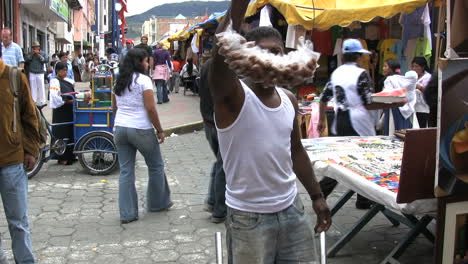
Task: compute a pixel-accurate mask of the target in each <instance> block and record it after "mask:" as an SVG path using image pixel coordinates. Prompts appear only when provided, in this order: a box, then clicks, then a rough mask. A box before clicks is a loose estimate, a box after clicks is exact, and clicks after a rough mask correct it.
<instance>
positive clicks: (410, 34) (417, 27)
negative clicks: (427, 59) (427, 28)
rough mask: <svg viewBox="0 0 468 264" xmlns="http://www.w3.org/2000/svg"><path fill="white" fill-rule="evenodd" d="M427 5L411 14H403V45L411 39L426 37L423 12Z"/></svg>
mask: <svg viewBox="0 0 468 264" xmlns="http://www.w3.org/2000/svg"><path fill="white" fill-rule="evenodd" d="M425 8H426V6H421V7H418V8H416V10H414V12H413V13H411V14H403V13H402V14H401V16H400V24H401V26H402V27H403V34H402V40H403V47H405V46H406V42H407V41H408V40H410V39H415V38H420V37H424V23H423V14H424V10H425Z"/></svg>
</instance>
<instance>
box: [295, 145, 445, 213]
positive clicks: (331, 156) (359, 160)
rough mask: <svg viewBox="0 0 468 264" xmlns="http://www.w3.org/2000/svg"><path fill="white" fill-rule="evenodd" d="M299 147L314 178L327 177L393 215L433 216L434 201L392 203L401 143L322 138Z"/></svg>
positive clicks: (397, 174) (400, 156)
mask: <svg viewBox="0 0 468 264" xmlns="http://www.w3.org/2000/svg"><path fill="white" fill-rule="evenodd" d="M302 144H303V146H304V148H305V150H306V151H307V153H308V156H309V158H310V160H311V162H312V165H313V169H314V172H315V175H317V177H322V176H328V177H331V178H333V179H335V180H337V181H338V182H339V183H340V184H344V185H345V186H346V187H347V188H349V189H351V190H353V191H354V192H356V193H359V194H361V195H363V196H365V197H367V198H369V199H371V200H372V201H375V202H376V203H379V204H381V205H383V206H385V207H386V208H387V209H390V210H392V211H395V212H397V213H398V212H401V213H404V214H410V215H426V214H430V215H435V213H436V210H437V201H436V199H424V200H416V201H414V202H411V203H406V204H399V203H397V202H396V197H397V194H398V187H399V180H400V167H401V160H402V155H403V146H404V142H403V141H401V140H400V139H398V138H396V137H393V136H375V137H322V138H314V139H303V140H302Z"/></svg>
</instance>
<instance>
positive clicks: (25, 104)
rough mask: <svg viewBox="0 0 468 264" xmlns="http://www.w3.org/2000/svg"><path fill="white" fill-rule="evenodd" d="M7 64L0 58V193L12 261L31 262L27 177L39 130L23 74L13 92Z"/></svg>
mask: <svg viewBox="0 0 468 264" xmlns="http://www.w3.org/2000/svg"><path fill="white" fill-rule="evenodd" d="M10 72H11V68H10V66H7V65H5V63H4V62H3V60H0V112H1V113H2V118H0V135H2V136H0V194H1V196H2V201H3V207H4V208H5V215H6V219H7V222H8V228H9V230H10V236H11V238H12V249H13V255H14V257H15V262H16V263H28V264H30V263H34V256H33V253H32V246H31V238H30V231H29V224H28V206H27V205H28V178H27V176H26V173H25V170H24V167H26V168H28V169H32V167H33V166H34V164H35V162H36V161H35V157H37V155H38V153H39V140H40V139H39V130H38V120H37V117H36V109H35V105H34V101H33V100H32V98H31V94H30V92H29V91H30V90H29V85H28V80H27V79H26V75H24V74H22V73H19V72H18V74H21V82H20V85H19V86H18V88H17V93H16V96H15V93H14V92H13V91H14V89H12V87H11V83H12V82H13V81H16V80H17V79H16V78H15V79H12V82H10V78H13V77H14V76H11V73H10Z"/></svg>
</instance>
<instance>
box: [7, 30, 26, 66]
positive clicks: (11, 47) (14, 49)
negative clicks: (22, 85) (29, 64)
mask: <svg viewBox="0 0 468 264" xmlns="http://www.w3.org/2000/svg"><path fill="white" fill-rule="evenodd" d="M2 44H3V45H2V59H3V62H4V63H5V64H7V65H10V66H14V67H20V68H24V58H23V51H22V50H21V47H20V46H19V45H18V44H16V43H14V42H13V40H12V34H11V29H10V28H4V29H3V30H2Z"/></svg>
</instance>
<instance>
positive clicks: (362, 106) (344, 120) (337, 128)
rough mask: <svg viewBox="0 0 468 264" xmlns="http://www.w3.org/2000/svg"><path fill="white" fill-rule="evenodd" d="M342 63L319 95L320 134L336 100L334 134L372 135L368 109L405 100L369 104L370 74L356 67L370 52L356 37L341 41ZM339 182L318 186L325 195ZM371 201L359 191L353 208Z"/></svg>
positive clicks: (326, 181)
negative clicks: (329, 107) (333, 101)
mask: <svg viewBox="0 0 468 264" xmlns="http://www.w3.org/2000/svg"><path fill="white" fill-rule="evenodd" d="M342 51H343V65H341V66H340V67H338V68H337V69H336V70H335V71H334V72H333V73H332V75H331V78H330V81H329V82H328V83H327V84H326V85H325V89H324V91H323V93H322V95H321V98H320V114H319V124H318V126H317V128H318V130H319V132H320V133H323V130H324V128H325V122H327V117H326V114H325V110H326V108H327V103H328V102H329V101H330V100H331V99H332V98H334V99H335V104H336V107H335V118H334V121H333V124H332V125H331V131H332V133H333V134H334V135H337V136H362V137H363V136H375V135H376V132H375V124H376V120H375V116H373V114H372V113H371V112H370V111H369V110H377V109H390V108H393V107H400V106H403V105H404V103H401V104H400V103H398V104H383V103H372V101H371V95H372V93H373V91H374V88H373V86H372V81H371V78H370V76H369V73H367V72H366V70H365V69H363V68H360V67H359V66H358V61H359V60H360V59H361V56H363V55H366V54H371V52H370V51H368V50H366V49H364V48H363V47H362V44H361V42H360V41H359V40H357V39H347V40H345V41H344V42H343V49H342ZM337 184H338V182H337V181H336V180H334V179H332V178H329V177H324V178H323V179H322V180H321V181H320V186H321V188H322V190H323V192H324V195H325V197H327V196H328V195H329V194H330V193H331V192H332V191H333V189H334V188H335V187H336V185H337ZM371 206H372V201H370V200H368V199H367V198H365V197H364V196H361V195H359V194H358V196H357V200H356V208H358V209H369V208H370V207H371Z"/></svg>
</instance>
